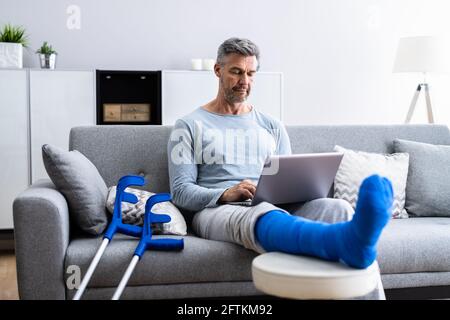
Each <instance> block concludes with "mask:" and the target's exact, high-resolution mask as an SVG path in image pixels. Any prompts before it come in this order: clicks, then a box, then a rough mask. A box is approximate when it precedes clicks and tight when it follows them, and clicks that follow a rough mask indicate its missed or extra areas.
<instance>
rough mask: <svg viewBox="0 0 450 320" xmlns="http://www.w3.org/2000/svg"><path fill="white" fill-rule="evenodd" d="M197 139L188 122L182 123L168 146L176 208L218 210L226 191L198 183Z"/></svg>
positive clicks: (172, 192) (172, 134)
mask: <svg viewBox="0 0 450 320" xmlns="http://www.w3.org/2000/svg"><path fill="white" fill-rule="evenodd" d="M194 150H195V148H194V137H193V133H192V131H191V130H190V128H189V126H188V125H187V124H186V122H184V121H182V120H178V121H177V122H176V123H175V126H174V128H173V130H172V132H171V135H170V138H169V142H168V145H167V156H168V167H169V180H170V192H171V195H172V201H173V202H174V204H175V205H177V206H179V207H181V208H184V209H187V210H190V211H200V210H202V209H204V208H212V207H217V206H218V205H219V204H218V200H219V198H220V197H221V195H222V193H223V192H224V191H225V189H222V188H220V189H210V188H205V187H201V186H199V185H198V184H197V163H196V162H195V158H194Z"/></svg>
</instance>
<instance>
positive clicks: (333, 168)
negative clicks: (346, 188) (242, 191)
mask: <svg viewBox="0 0 450 320" xmlns="http://www.w3.org/2000/svg"><path fill="white" fill-rule="evenodd" d="M343 156H344V154H343V153H340V152H329V153H304V154H292V155H272V156H270V157H269V158H268V160H267V161H266V163H265V164H264V167H263V169H262V172H261V175H260V177H259V180H258V184H257V185H256V192H255V195H254V197H253V199H248V200H245V201H233V202H226V204H232V205H243V206H255V205H257V204H259V203H261V202H263V201H267V202H269V203H272V204H275V205H277V204H286V203H294V202H305V201H311V200H314V199H318V198H326V197H327V196H328V194H329V192H330V189H331V186H332V185H333V182H334V178H335V176H336V173H337V170H338V169H339V165H340V163H341V161H342V157H343Z"/></svg>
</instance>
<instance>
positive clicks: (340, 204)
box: [319, 198, 355, 222]
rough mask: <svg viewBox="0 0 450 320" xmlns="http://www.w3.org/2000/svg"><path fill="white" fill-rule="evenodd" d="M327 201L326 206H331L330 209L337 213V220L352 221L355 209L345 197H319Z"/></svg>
mask: <svg viewBox="0 0 450 320" xmlns="http://www.w3.org/2000/svg"><path fill="white" fill-rule="evenodd" d="M319 200H321V201H324V202H326V206H327V207H330V209H329V210H330V211H331V212H333V213H334V214H335V215H336V222H338V221H350V220H351V219H352V217H353V214H354V213H355V211H354V210H353V208H352V206H351V205H350V203H349V202H348V201H346V200H343V199H335V198H324V199H319Z"/></svg>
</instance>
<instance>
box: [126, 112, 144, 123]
mask: <svg viewBox="0 0 450 320" xmlns="http://www.w3.org/2000/svg"><path fill="white" fill-rule="evenodd" d="M121 120H122V121H136V122H140V121H150V113H122V118H121Z"/></svg>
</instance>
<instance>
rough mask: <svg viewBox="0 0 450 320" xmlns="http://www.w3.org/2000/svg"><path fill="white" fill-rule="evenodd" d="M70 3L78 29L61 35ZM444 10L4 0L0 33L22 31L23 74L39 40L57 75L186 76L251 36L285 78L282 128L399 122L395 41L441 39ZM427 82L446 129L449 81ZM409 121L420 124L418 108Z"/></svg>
mask: <svg viewBox="0 0 450 320" xmlns="http://www.w3.org/2000/svg"><path fill="white" fill-rule="evenodd" d="M70 5H76V6H77V7H78V8H79V9H80V20H79V21H80V29H69V28H68V27H67V22H68V21H69V23H70V22H71V21H73V20H71V18H72V17H73V13H67V9H68V7H69V6H70ZM449 9H450V1H448V0H427V1H419V0H279V1H275V0H246V1H242V0H214V1H212V0H190V1H186V0H127V1H125V0H121V1H119V0H95V1H92V0H71V1H67V0H39V1H33V0H14V1H4V0H1V1H0V25H2V24H4V23H6V22H11V23H13V24H21V25H23V26H24V27H26V29H27V30H28V33H29V34H30V40H31V49H30V50H29V52H27V53H26V54H25V61H24V63H25V66H26V67H36V66H37V65H38V61H37V57H36V55H35V54H34V51H35V50H36V48H38V47H39V45H40V44H41V43H42V41H44V40H47V41H49V42H50V43H51V44H52V45H53V46H54V47H55V48H56V49H57V51H58V53H59V55H58V67H59V68H75V69H76V68H98V69H102V68H103V69H106V68H109V69H144V70H145V69H150V70H152V69H153V70H157V69H187V68H189V61H190V58H192V57H215V54H216V50H217V47H218V45H219V44H220V43H221V42H222V41H223V40H224V39H226V38H228V37H231V36H240V37H248V38H250V39H252V40H253V41H254V42H256V43H257V44H258V45H259V46H260V48H261V50H262V60H261V62H262V70H264V71H282V72H283V73H284V76H285V78H284V79H285V92H284V94H285V99H284V102H285V111H284V115H285V116H284V121H285V123H286V124H350V123H401V122H403V121H404V117H405V116H406V112H407V109H408V106H409V103H410V100H411V98H412V94H413V92H414V90H415V87H416V85H417V83H418V82H419V81H420V80H421V77H420V76H418V75H417V76H415V75H413V74H406V75H404V74H392V72H391V70H392V64H393V60H394V55H395V50H396V46H397V40H398V38H399V37H400V36H407V35H428V34H438V35H444V36H447V35H446V34H445V33H444V32H446V31H447V30H450V19H447V14H448V12H450V10H449ZM446 20H448V21H449V22H447V21H446ZM75 25H76V24H75ZM429 82H430V84H431V89H432V100H433V103H434V107H435V118H436V121H437V122H439V123H446V124H449V123H450V90H449V89H450V77H449V76H447V75H440V76H431V77H429ZM256 85H257V83H256ZM413 122H426V113H425V106H424V101H422V100H421V101H420V105H419V110H418V112H417V114H416V116H415V117H414V118H413Z"/></svg>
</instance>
